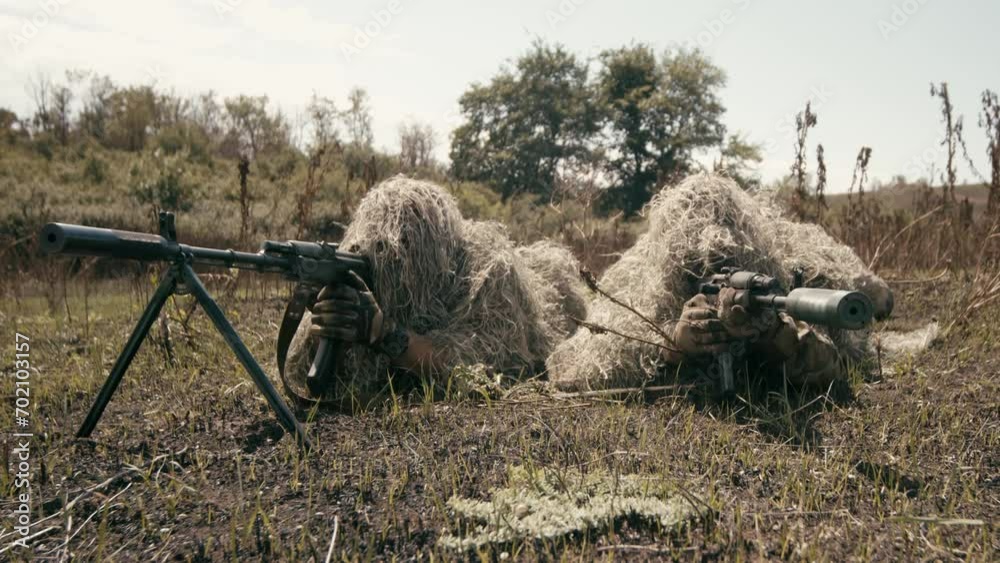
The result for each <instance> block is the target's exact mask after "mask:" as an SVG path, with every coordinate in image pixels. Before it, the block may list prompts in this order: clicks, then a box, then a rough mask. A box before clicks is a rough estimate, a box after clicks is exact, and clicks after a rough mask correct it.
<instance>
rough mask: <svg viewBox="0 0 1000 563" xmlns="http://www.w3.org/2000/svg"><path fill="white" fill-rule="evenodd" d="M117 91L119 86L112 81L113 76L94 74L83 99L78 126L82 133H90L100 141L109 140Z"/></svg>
mask: <svg viewBox="0 0 1000 563" xmlns="http://www.w3.org/2000/svg"><path fill="white" fill-rule="evenodd" d="M116 91H117V88H116V87H115V85H114V83H113V82H111V78H109V77H107V76H98V75H94V76H91V78H90V86H89V87H88V88H87V94H86V97H84V99H83V109H82V110H80V117H79V120H78V123H77V127H78V129H79V130H80V131H81V132H82V133H84V134H85V135H90V136H91V137H93V138H94V139H97V141H98V142H100V143H104V142H106V141H107V137H108V122H109V120H110V119H111V113H112V111H113V108H112V104H113V99H114V94H115V92H116Z"/></svg>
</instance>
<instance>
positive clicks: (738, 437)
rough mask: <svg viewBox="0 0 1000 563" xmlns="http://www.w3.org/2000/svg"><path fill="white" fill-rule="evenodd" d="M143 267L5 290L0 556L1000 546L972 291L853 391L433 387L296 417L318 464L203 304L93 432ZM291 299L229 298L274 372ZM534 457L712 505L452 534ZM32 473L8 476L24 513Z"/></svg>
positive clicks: (626, 554) (919, 288)
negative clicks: (21, 386)
mask: <svg viewBox="0 0 1000 563" xmlns="http://www.w3.org/2000/svg"><path fill="white" fill-rule="evenodd" d="M148 281H150V280H149V279H148V278H140V279H139V280H137V281H115V282H101V283H94V284H93V287H90V288H89V290H90V291H89V294H88V296H87V299H86V301H85V300H84V299H83V288H82V287H79V286H71V291H70V293H69V295H67V296H66V300H65V302H60V304H59V308H58V309H57V310H56V311H55V312H54V313H52V312H51V311H50V309H49V306H48V304H47V302H46V301H45V299H43V298H41V297H32V296H22V297H20V298H19V299H17V300H15V299H13V298H12V297H11V296H8V297H7V298H5V300H4V301H3V304H2V307H0V318H2V319H3V325H4V326H5V327H7V330H6V331H5V338H7V339H9V340H10V343H9V344H8V345H4V346H3V353H2V356H0V358H2V360H0V361H2V364H3V365H4V373H5V374H7V373H12V372H13V371H14V366H15V364H14V355H13V354H14V348H13V340H14V332H15V331H17V332H19V333H21V334H24V335H27V336H28V337H29V338H30V339H31V340H30V342H31V352H30V354H31V356H30V362H31V365H32V368H33V370H32V373H31V376H30V377H31V379H30V381H31V407H30V409H31V417H30V418H31V426H30V430H31V431H32V432H33V433H34V435H35V436H34V438H32V446H31V447H32V456H33V457H32V464H33V472H32V476H31V478H30V482H31V495H32V501H31V503H32V515H33V516H32V520H33V522H34V523H33V526H32V528H31V532H32V534H36V537H35V538H34V539H33V540H32V541H31V545H32V547H31V548H30V549H24V548H21V547H13V548H11V547H9V545H10V543H11V542H12V541H13V540H14V539H15V538H16V537H17V536H15V535H13V533H12V531H11V526H10V525H5V527H4V529H3V532H2V534H3V535H2V536H0V549H3V550H4V551H5V552H4V553H2V554H0V559H5V558H7V557H11V558H12V559H13V560H29V559H32V558H35V557H46V556H47V557H60V558H73V559H80V560H100V559H106V558H114V559H117V560H122V561H132V560H150V561H151V560H164V559H176V560H224V559H229V560H240V561H242V560H258V559H262V560H268V559H280V560H291V559H309V558H312V559H313V560H316V561H323V560H325V558H326V555H327V551H328V549H330V546H331V538H332V536H334V533H335V530H336V539H335V542H334V543H333V546H332V553H333V560H340V559H344V560H356V559H360V560H370V559H382V558H385V559H393V558H397V559H406V558H410V557H418V558H434V559H463V558H466V557H470V556H471V557H477V556H478V557H482V558H485V559H502V558H506V557H508V556H512V557H514V558H536V557H544V558H556V559H566V560H592V559H594V558H602V559H603V558H614V559H619V558H623V559H624V558H627V559H639V560H647V559H673V558H680V559H687V560H690V559H694V560H704V559H708V560H753V559H761V558H785V559H795V560H831V561H843V560H871V559H875V560H900V559H904V560H974V561H990V560H995V559H996V557H997V550H998V548H1000V535H998V530H997V522H996V517H997V514H998V513H1000V487H998V483H1000V379H998V377H997V373H998V369H1000V344H998V340H1000V339H998V336H1000V335H998V333H1000V325H998V324H997V323H996V322H995V319H996V315H997V313H1000V308H998V307H996V306H994V307H993V308H992V309H986V310H981V311H980V312H978V313H977V314H975V315H973V316H971V317H965V316H964V315H960V313H959V311H961V310H962V307H961V304H962V303H963V292H964V291H965V288H966V287H968V284H967V283H966V280H963V279H956V278H950V277H949V278H944V279H943V280H938V281H936V282H934V283H930V284H927V283H922V284H921V283H916V284H914V283H907V284H900V285H898V286H897V289H898V293H899V301H898V305H897V312H898V314H897V316H896V318H895V319H893V320H892V321H890V322H889V325H887V326H893V327H898V328H913V327H916V326H919V325H921V324H923V323H924V322H926V321H929V320H931V319H932V318H934V319H937V320H939V321H940V322H941V323H942V326H948V325H949V324H950V323H951V321H952V320H956V319H957V320H958V321H959V322H957V323H956V324H955V325H954V328H953V329H952V330H951V331H950V332H949V333H948V334H947V335H946V336H945V337H944V339H943V340H942V341H941V342H939V343H938V344H937V345H935V346H934V347H932V348H931V349H930V350H928V351H927V352H925V353H924V354H922V355H921V356H920V357H913V358H905V359H901V360H896V361H893V362H885V363H884V365H882V366H881V370H880V371H881V373H877V372H876V373H873V374H871V375H870V376H869V377H864V378H859V379H858V380H857V381H854V382H853V383H852V385H851V386H850V388H849V389H835V390H831V391H830V392H829V393H825V394H816V393H806V392H799V391H797V390H794V389H787V388H784V387H783V386H779V387H777V388H775V387H771V388H767V387H764V386H762V385H749V386H744V391H742V392H741V393H740V397H739V398H738V399H737V400H736V401H734V402H733V403H731V404H719V403H717V402H714V401H711V400H708V399H707V398H706V397H705V396H704V394H703V393H701V392H700V391H698V390H694V391H685V392H681V391H678V392H676V393H671V392H667V393H660V394H658V395H652V394H650V395H649V396H646V397H631V398H608V397H603V398H600V397H599V398H584V397H576V398H570V399H562V400H559V399H551V398H550V399H545V398H542V397H539V396H537V394H536V395H532V394H524V395H523V396H522V395H516V397H518V398H514V396H509V397H507V398H505V399H504V398H500V399H497V398H494V399H486V398H484V397H478V398H477V397H464V398H463V397H454V396H452V397H448V398H446V399H444V400H436V401H431V400H429V398H426V393H425V392H424V391H423V390H422V389H426V387H427V386H421V385H419V384H417V385H412V386H411V387H413V388H414V390H413V391H412V392H409V393H404V392H403V391H400V393H399V396H397V397H395V398H394V399H390V400H388V401H387V402H386V404H384V405H382V406H381V407H379V408H374V409H369V410H367V411H365V412H357V413H332V412H319V413H316V412H312V413H306V412H300V413H299V417H300V419H302V420H306V419H308V420H309V423H308V424H307V426H308V428H309V430H310V432H311V433H312V435H313V436H314V437H315V439H316V441H317V442H318V444H319V447H318V448H317V449H316V450H314V451H313V452H311V453H309V454H307V455H305V456H303V455H301V454H300V453H299V452H298V451H297V449H296V448H295V446H294V441H293V440H291V439H290V437H289V436H286V435H284V432H283V431H282V429H281V427H280V426H279V425H278V424H277V423H276V421H275V418H274V416H273V415H272V413H271V412H270V411H269V410H268V408H267V405H266V403H265V402H264V401H263V399H262V398H261V396H260V395H259V394H258V392H257V390H256V389H255V388H254V386H253V385H252V383H251V382H250V380H249V378H248V377H247V376H246V375H245V373H244V372H243V371H242V369H241V368H240V366H239V364H238V363H237V362H236V360H235V358H233V357H232V355H231V354H229V352H228V350H227V349H226V348H225V345H224V343H223V341H222V340H221V338H220V337H219V336H218V335H216V334H215V332H214V330H213V329H212V327H211V326H210V324H209V322H208V320H207V319H206V318H205V316H204V315H203V314H202V313H195V315H194V316H193V317H192V319H191V320H190V323H189V324H188V326H187V328H185V327H184V326H182V325H181V322H180V319H182V318H183V317H184V315H185V310H186V308H185V303H186V302H185V301H184V300H185V299H187V298H178V300H177V302H176V303H173V304H171V305H170V306H169V307H168V309H167V311H168V314H169V315H170V317H171V318H172V322H171V326H172V330H171V334H172V336H171V351H170V352H169V353H168V352H167V350H166V348H165V347H164V345H163V337H162V329H161V328H160V327H157V328H155V329H154V331H153V334H152V337H153V338H152V339H151V340H150V341H149V342H147V344H146V345H144V346H143V348H142V350H141V351H140V352H139V354H138V356H137V358H136V360H135V362H134V364H133V367H132V369H131V371H130V372H129V373H128V374H127V376H126V378H125V381H124V383H123V385H122V387H121V388H120V390H119V392H118V394H117V395H116V396H115V398H114V400H113V401H112V403H111V405H110V407H109V408H108V410H107V412H106V414H105V416H104V418H103V420H102V421H101V423H100V425H99V426H98V428H97V430H96V432H95V433H94V436H93V439H92V440H77V439H75V438H74V433H75V431H76V428H77V427H78V425H79V424H80V422H81V421H82V420H83V418H84V415H85V414H86V411H87V409H88V408H89V405H90V402H91V401H92V400H93V398H94V396H95V395H96V391H97V389H98V388H99V386H100V384H101V383H102V382H103V380H104V378H105V376H106V373H107V371H108V369H109V368H110V365H111V363H112V362H113V361H114V358H115V356H116V355H117V353H118V350H119V348H120V347H121V346H122V344H123V343H124V341H125V339H126V337H127V334H128V331H129V330H130V328H131V325H132V323H133V322H134V320H135V319H136V317H137V316H138V314H139V311H140V308H141V307H142V305H143V304H144V299H145V297H146V296H147V295H148V292H149V291H150V289H148V283H147V282H148ZM281 289H282V288H278V287H265V286H263V285H260V284H254V285H246V286H244V287H242V288H239V289H237V290H236V291H235V292H233V293H231V294H229V295H228V296H226V297H224V298H223V299H222V304H223V307H224V308H225V309H226V311H227V312H228V313H229V314H230V315H231V319H232V321H233V323H234V325H236V327H237V328H238V329H239V331H240V333H241V334H242V335H243V337H244V340H245V341H246V343H247V344H248V346H249V347H250V348H251V350H252V351H253V352H254V354H255V355H256V356H257V357H258V358H259V359H261V361H262V362H264V364H265V368H266V369H267V370H268V371H269V372H270V373H272V374H273V373H275V369H274V361H273V346H274V338H275V333H276V323H277V322H278V321H279V320H280V314H281V310H282V307H283V300H282V296H281ZM26 293H30V292H26ZM144 293H145V294H144ZM67 303H68V305H67ZM85 311H86V313H85ZM85 319H86V321H85ZM171 357H172V358H173V362H174V363H173V365H170V364H169V358H171ZM12 381H13V379H12V378H10V379H9V380H8V384H7V387H6V391H5V394H6V395H8V397H9V400H8V401H6V402H5V403H6V404H7V407H5V408H4V409H3V410H2V411H0V424H2V425H3V428H7V429H14V428H15V426H14V424H15V422H14V419H13V415H14V413H13V405H12V403H13V397H11V396H10V394H11V393H13V390H12V387H13V384H12ZM668 383H669V382H668ZM404 386H405V385H403V382H399V387H397V388H398V389H402V388H403V387H404ZM4 440H5V451H7V452H8V453H9V452H11V449H12V448H13V447H15V446H16V444H14V442H13V438H11V437H10V434H9V433H8V432H4ZM525 470H527V471H529V472H537V471H546V472H548V474H549V475H555V476H557V478H558V479H559V483H560V484H561V485H560V486H561V487H562V489H561V490H562V492H564V493H566V498H567V499H570V500H568V501H567V502H569V505H568V508H567V510H570V509H572V508H573V503H574V502H576V503H577V504H579V502H580V500H579V499H580V494H581V490H576V487H582V485H581V483H582V481H579V480H574V479H577V478H578V477H574V476H580V475H586V476H592V477H593V478H595V479H603V478H608V479H611V480H613V481H614V482H616V483H617V482H618V481H617V480H618V479H619V477H620V478H621V479H623V480H624V479H625V477H624V476H626V475H628V476H632V475H634V476H637V477H636V478H638V479H641V480H644V482H648V483H650V485H649V486H648V487H643V491H645V493H644V494H649V495H651V498H652V497H656V496H657V495H660V496H663V497H665V496H666V495H673V496H674V497H675V498H680V497H678V495H681V496H683V497H684V498H690V499H696V500H692V503H697V504H698V505H699V510H698V512H699V513H700V514H702V515H703V516H702V517H701V518H695V519H690V520H687V522H686V523H685V524H683V525H680V526H673V525H671V526H664V525H661V524H660V523H657V522H652V521H650V519H648V518H643V517H639V516H636V515H635V514H631V515H629V514H627V513H625V512H627V511H625V512H623V513H622V514H621V515H620V516H618V517H613V518H612V519H611V521H612V523H611V525H597V526H594V527H592V528H591V529H587V530H584V531H578V532H573V533H569V534H565V535H558V536H556V537H549V538H546V539H530V538H528V539H514V540H513V541H505V542H502V543H494V544H490V543H487V544H484V545H482V546H481V547H480V548H479V549H478V550H473V551H456V550H454V549H453V548H450V547H447V546H446V545H444V543H442V538H443V537H446V536H454V537H459V538H461V537H463V536H464V535H465V536H467V535H468V534H470V533H471V529H470V526H469V525H468V522H467V521H466V520H463V519H462V518H459V517H458V516H457V515H456V513H455V511H454V510H453V508H454V506H455V505H454V504H453V502H454V501H452V500H451V499H452V498H453V497H464V498H467V499H483V500H485V499H489V498H491V495H494V494H495V493H497V489H498V488H502V487H505V486H506V485H507V484H508V483H509V482H510V481H511V480H512V479H513V477H512V476H513V475H514V474H515V473H516V472H518V471H525ZM14 478H15V476H14V475H13V473H12V472H11V470H10V468H9V467H8V468H7V470H5V471H4V472H3V473H2V474H0V488H2V489H3V490H4V491H5V494H4V497H3V498H4V500H3V502H2V505H0V506H2V507H3V513H4V515H3V516H4V518H5V522H6V521H7V519H8V517H9V516H10V515H11V514H12V513H13V511H14V509H15V506H14V503H13V502H11V501H10V500H9V499H11V498H13V497H12V494H11V493H12V492H13V491H14ZM630 478H631V477H630ZM557 488H558V487H557ZM612 488H614V487H612ZM572 499H576V500H575V501H574V500H572ZM612 504H613V502H612ZM513 510H514V511H515V512H516V511H518V510H522V509H521V508H519V507H518V506H514V507H513ZM611 514H612V515H614V514H616V513H615V511H614V507H613V506H612V510H611ZM496 518H497V519H498V520H499V521H500V522H499V523H497V522H495V524H496V525H498V526H500V527H501V528H502V527H503V522H502V519H503V518H504V516H503V515H502V514H499V513H498V515H497V516H496ZM505 554H506V555H505Z"/></svg>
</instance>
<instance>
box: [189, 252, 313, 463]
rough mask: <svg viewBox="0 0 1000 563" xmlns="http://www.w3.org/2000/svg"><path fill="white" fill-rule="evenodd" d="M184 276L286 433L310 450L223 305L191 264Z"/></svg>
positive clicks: (290, 414)
mask: <svg viewBox="0 0 1000 563" xmlns="http://www.w3.org/2000/svg"><path fill="white" fill-rule="evenodd" d="M181 272H182V274H183V276H184V282H185V284H186V285H187V287H188V289H189V290H190V291H191V293H192V294H193V295H194V297H195V299H197V300H198V303H199V304H201V307H202V309H204V310H205V314H207V315H208V318H210V319H212V323H213V324H215V328H216V329H218V331H219V333H221V334H222V337H223V338H225V339H226V343H227V344H229V347H230V348H232V350H233V353H235V354H236V357H237V358H238V359H239V360H240V363H241V364H243V367H244V368H246V370H247V372H248V373H249V374H250V377H251V378H252V379H253V382H254V383H256V384H257V389H260V392H261V393H263V394H264V398H265V399H267V403H268V404H269V405H271V408H272V409H273V410H274V413H275V414H276V415H277V416H278V422H280V423H281V425H282V426H283V427H284V428H285V430H287V431H288V432H290V433H292V434H294V435H295V438H296V440H297V441H298V443H299V445H300V446H302V447H303V448H304V449H307V450H308V449H311V448H312V441H311V440H310V439H309V436H308V435H306V431H305V429H304V428H303V427H302V425H301V424H299V421H298V420H297V419H296V418H295V415H293V414H292V411H291V410H290V409H289V408H288V405H286V404H285V401H283V400H282V399H281V396H280V395H278V391H277V390H275V388H274V386H273V385H271V380H270V379H268V378H267V374H265V373H264V370H263V369H261V367H260V364H258V363H257V360H256V359H254V357H253V354H251V353H250V350H249V349H248V348H247V347H246V344H244V343H243V341H242V340H241V339H240V336H239V335H238V334H236V329H234V328H233V325H231V324H230V323H229V319H227V318H226V315H225V313H223V312H222V309H221V308H220V307H219V305H218V304H217V303H216V302H215V300H214V299H212V296H211V295H209V294H208V290H207V289H205V286H204V284H202V283H201V279H199V278H198V274H196V273H195V272H194V270H192V269H191V266H190V265H189V264H183V265H182V266H181Z"/></svg>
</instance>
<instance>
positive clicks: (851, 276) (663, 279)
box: [547, 175, 887, 389]
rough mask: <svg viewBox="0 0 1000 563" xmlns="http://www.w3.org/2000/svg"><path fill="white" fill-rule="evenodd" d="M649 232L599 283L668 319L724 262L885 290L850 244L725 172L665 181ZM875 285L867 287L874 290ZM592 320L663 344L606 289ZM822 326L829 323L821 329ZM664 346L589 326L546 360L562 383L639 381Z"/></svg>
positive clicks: (862, 343) (858, 352) (856, 355)
mask: <svg viewBox="0 0 1000 563" xmlns="http://www.w3.org/2000/svg"><path fill="white" fill-rule="evenodd" d="M647 216H648V218H649V230H648V231H647V232H646V233H645V234H644V235H642V236H641V237H640V238H639V240H638V241H637V242H636V244H635V245H634V246H633V247H632V248H631V249H629V250H628V251H627V252H625V254H623V255H622V258H621V260H619V262H618V263H616V264H615V265H614V266H612V267H611V268H609V269H608V270H607V272H605V274H604V275H603V276H602V277H601V279H600V281H599V282H598V286H599V287H600V288H601V289H602V290H604V291H607V292H608V293H610V294H611V295H613V296H615V297H616V298H618V299H620V300H622V301H624V302H626V303H627V304H629V305H630V306H632V307H633V308H634V309H636V310H637V311H638V312H639V313H641V314H642V315H643V316H644V317H646V318H647V319H649V320H651V321H653V322H655V323H656V324H657V325H658V326H661V327H664V329H665V330H667V331H668V332H669V329H668V327H669V325H670V323H671V322H672V321H674V320H676V319H677V318H678V317H679V316H680V313H681V310H682V309H683V305H684V303H685V301H687V300H688V299H690V298H691V297H692V296H694V295H695V294H696V293H697V290H698V285H699V283H700V281H701V280H702V279H704V278H705V277H707V276H708V275H709V274H711V273H716V272H718V271H719V269H720V268H722V267H727V266H728V267H738V268H741V269H745V270H751V271H755V272H761V273H764V274H768V275H771V276H775V277H777V278H779V279H780V280H782V282H783V283H784V285H785V286H786V287H789V286H790V284H791V283H792V275H793V274H792V271H793V269H794V268H797V267H801V268H804V270H805V274H806V276H805V277H806V279H807V280H810V283H809V284H808V285H810V286H812V287H831V288H844V289H858V290H861V291H866V290H870V289H872V288H875V287H878V288H884V289H886V290H887V286H885V284H884V282H881V280H878V278H877V277H875V276H874V275H873V274H871V272H870V271H869V270H868V269H867V268H865V267H864V265H863V264H862V263H861V261H860V260H859V259H858V258H857V256H855V255H854V253H853V252H852V251H851V250H850V249H848V248H847V247H845V246H843V245H841V244H839V243H837V242H836V241H834V240H833V239H832V238H831V237H829V236H828V235H827V234H826V233H825V232H823V230H822V229H821V228H819V227H813V226H808V225H800V224H796V223H792V222H791V221H789V220H788V219H785V218H784V217H782V215H781V213H780V212H779V211H778V209H777V208H776V207H775V206H773V205H771V204H769V203H768V202H765V201H762V200H759V199H755V198H754V197H753V196H751V195H749V194H748V193H746V192H744V191H743V190H742V189H740V187H739V186H738V185H737V184H736V183H735V182H733V181H732V180H729V179H727V178H723V177H720V176H714V175H698V176H693V177H690V178H688V179H687V180H685V181H684V182H682V183H681V184H680V185H679V186H677V187H673V188H668V189H664V190H663V191H662V192H660V193H659V194H657V196H656V197H654V198H653V201H652V202H651V203H650V206H649V207H648V208H647ZM866 292H867V291H866ZM588 309H589V317H588V318H587V321H588V322H590V323H592V324H593V325H597V326H598V327H605V328H607V329H611V331H614V332H618V333H622V334H625V335H628V336H631V337H634V338H636V339H641V340H645V341H647V342H662V341H663V338H662V337H661V336H660V335H659V334H657V332H656V331H654V330H653V329H652V328H651V327H650V326H649V325H648V324H647V323H646V322H645V321H644V320H643V319H641V318H639V317H638V316H637V315H635V314H633V313H631V312H629V311H627V310H625V309H623V308H622V307H621V306H619V305H617V304H614V303H612V302H611V301H610V300H608V299H607V298H604V297H602V296H598V297H595V299H594V300H593V301H592V302H591V303H590V304H589V306H588ZM817 331H818V332H822V329H817ZM860 332H862V334H860V335H859V334H855V335H850V334H848V333H847V332H846V331H843V332H842V331H837V330H830V331H828V333H829V337H830V338H832V340H833V342H834V343H835V344H836V345H837V347H838V348H839V349H840V351H841V353H842V354H844V355H845V356H846V357H848V358H850V359H853V360H860V359H862V358H865V357H866V356H867V354H868V337H867V334H863V332H864V331H860ZM660 352H661V349H660V348H658V347H657V346H654V345H651V344H645V343H642V342H639V341H637V340H635V339H630V338H624V337H621V336H617V335H615V334H612V333H610V332H606V333H600V334H598V333H595V332H593V331H590V330H581V331H579V332H577V333H576V334H575V335H573V336H572V337H571V338H569V339H568V340H566V341H565V342H563V343H562V344H560V345H559V346H558V347H557V348H556V351H555V352H554V353H553V354H552V356H551V357H550V358H549V360H548V362H547V366H548V370H549V377H550V379H551V380H552V381H553V382H555V384H556V385H557V386H559V387H562V388H568V389H578V388H610V387H619V386H635V385H640V384H642V383H644V382H645V381H647V380H649V379H651V378H653V377H654V376H655V375H656V374H657V373H658V371H659V370H660V369H661V368H662V367H663V362H662V361H661V359H660Z"/></svg>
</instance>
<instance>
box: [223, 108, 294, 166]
mask: <svg viewBox="0 0 1000 563" xmlns="http://www.w3.org/2000/svg"><path fill="white" fill-rule="evenodd" d="M224 106H225V112H226V119H227V121H228V125H229V132H228V133H227V136H228V137H229V138H230V139H232V140H235V142H236V144H237V152H239V153H242V152H246V151H249V152H250V155H251V156H252V158H253V159H256V158H257V157H258V156H259V155H260V154H261V153H264V152H269V151H275V150H277V149H280V148H284V147H286V146H288V144H289V139H288V135H289V128H288V123H287V122H286V120H285V118H284V116H283V115H282V114H281V112H280V111H279V112H276V113H275V114H274V115H271V114H269V113H268V112H267V96H244V95H242V94H241V95H239V96H236V97H235V98H226V100H225V102H224ZM231 156H236V155H231Z"/></svg>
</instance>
